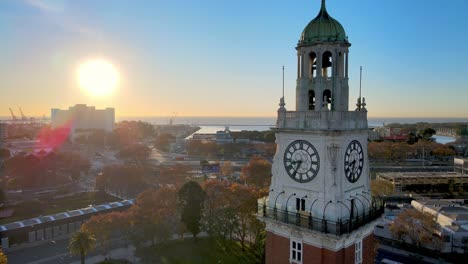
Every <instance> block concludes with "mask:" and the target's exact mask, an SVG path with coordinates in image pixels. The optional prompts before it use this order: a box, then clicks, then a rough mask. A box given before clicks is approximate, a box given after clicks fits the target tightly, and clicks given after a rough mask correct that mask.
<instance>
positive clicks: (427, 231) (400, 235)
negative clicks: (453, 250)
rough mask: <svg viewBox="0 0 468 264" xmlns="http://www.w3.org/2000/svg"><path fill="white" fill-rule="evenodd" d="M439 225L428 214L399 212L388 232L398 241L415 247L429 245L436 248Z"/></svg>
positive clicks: (415, 211)
mask: <svg viewBox="0 0 468 264" xmlns="http://www.w3.org/2000/svg"><path fill="white" fill-rule="evenodd" d="M438 230H439V225H438V224H437V223H436V222H435V221H434V218H433V217H432V215H431V214H429V213H422V212H420V211H417V210H415V209H407V210H405V211H403V212H401V213H400V214H399V215H398V216H397V218H396V219H395V220H394V221H393V223H392V224H391V225H390V232H391V233H392V235H393V236H394V237H396V238H397V239H398V240H404V241H407V242H409V243H411V244H412V245H414V246H416V247H421V246H422V245H431V246H432V247H433V248H438V246H440V243H441V238H440V237H439V236H437V235H435V234H437V233H438Z"/></svg>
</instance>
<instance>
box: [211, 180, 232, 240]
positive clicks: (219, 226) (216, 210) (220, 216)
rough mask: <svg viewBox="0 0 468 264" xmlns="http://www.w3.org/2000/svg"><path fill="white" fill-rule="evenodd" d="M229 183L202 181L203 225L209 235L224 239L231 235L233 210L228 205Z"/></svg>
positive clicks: (229, 200)
mask: <svg viewBox="0 0 468 264" xmlns="http://www.w3.org/2000/svg"><path fill="white" fill-rule="evenodd" d="M229 186H230V185H229V183H228V182H226V181H218V180H211V181H206V182H205V183H204V190H205V192H206V199H205V205H204V211H203V226H204V229H205V230H206V232H207V233H208V235H209V236H210V237H213V238H220V239H221V240H225V239H226V238H228V237H231V236H232V233H233V229H234V227H233V225H234V222H233V219H234V217H235V212H234V210H233V208H232V207H231V206H230V202H231V199H230V196H229V195H228V194H229Z"/></svg>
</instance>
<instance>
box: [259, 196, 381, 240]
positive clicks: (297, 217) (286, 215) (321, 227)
mask: <svg viewBox="0 0 468 264" xmlns="http://www.w3.org/2000/svg"><path fill="white" fill-rule="evenodd" d="M383 212H384V206H383V205H380V206H378V207H373V208H371V210H369V211H367V212H364V214H361V215H358V216H356V217H353V218H352V219H346V220H342V219H338V221H331V220H327V219H324V218H318V217H315V216H313V215H312V214H310V213H309V214H308V215H307V212H302V211H301V212H290V211H287V210H281V209H277V208H271V207H268V206H266V204H265V203H263V202H259V203H258V214H259V216H262V217H263V218H267V219H273V220H276V221H280V222H284V223H287V224H291V225H295V226H299V227H303V228H307V229H311V230H315V231H319V232H323V233H328V234H335V235H343V234H346V233H351V232H352V231H354V230H356V229H358V228H360V227H361V226H363V225H365V224H367V223H369V222H371V221H373V220H375V219H377V218H379V217H380V216H381V215H382V214H383Z"/></svg>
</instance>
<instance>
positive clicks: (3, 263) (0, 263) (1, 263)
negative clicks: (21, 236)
mask: <svg viewBox="0 0 468 264" xmlns="http://www.w3.org/2000/svg"><path fill="white" fill-rule="evenodd" d="M7 263H8V259H7V256H6V255H5V254H4V253H3V251H2V250H1V249H0V264H7Z"/></svg>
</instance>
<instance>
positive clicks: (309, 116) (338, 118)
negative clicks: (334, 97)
mask: <svg viewBox="0 0 468 264" xmlns="http://www.w3.org/2000/svg"><path fill="white" fill-rule="evenodd" d="M367 128H368V124H367V111H328V110H324V111H278V119H277V122H276V129H281V130H366V129H367Z"/></svg>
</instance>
